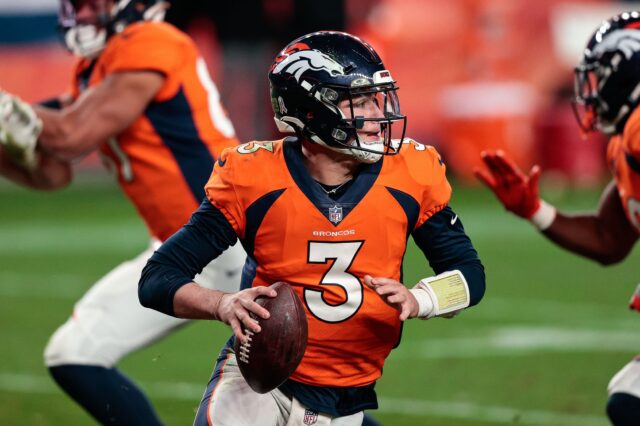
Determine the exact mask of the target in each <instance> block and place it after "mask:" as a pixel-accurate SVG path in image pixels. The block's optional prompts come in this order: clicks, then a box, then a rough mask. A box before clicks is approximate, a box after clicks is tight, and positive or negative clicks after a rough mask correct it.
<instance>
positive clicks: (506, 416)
mask: <svg viewBox="0 0 640 426" xmlns="http://www.w3.org/2000/svg"><path fill="white" fill-rule="evenodd" d="M205 384H206V383H205V381H204V380H203V382H202V383H201V384H197V383H184V382H182V383H181V382H178V383H169V382H147V383H142V385H143V387H144V388H145V389H146V390H147V391H148V393H149V395H151V397H155V398H159V399H175V400H185V401H193V403H194V405H195V404H197V402H198V401H199V400H200V397H201V396H202V392H203V391H204V388H205ZM0 391H3V392H15V393H33V394H60V393H61V392H62V391H60V390H59V389H58V388H56V387H55V386H54V384H53V382H52V380H51V379H49V378H48V377H46V376H36V375H30V374H15V373H0ZM379 411H381V412H384V413H396V414H402V415H409V416H415V417H417V418H430V417H438V418H445V419H458V420H469V421H482V422H493V423H496V424H516V423H517V424H518V425H530V426H557V425H562V426H604V425H606V424H607V421H606V419H605V418H604V414H603V415H602V416H589V415H577V414H566V413H560V412H554V411H543V410H520V409H517V408H514V407H501V406H488V405H485V404H475V403H473V402H452V401H425V400H419V399H405V398H384V397H381V398H380V410H379Z"/></svg>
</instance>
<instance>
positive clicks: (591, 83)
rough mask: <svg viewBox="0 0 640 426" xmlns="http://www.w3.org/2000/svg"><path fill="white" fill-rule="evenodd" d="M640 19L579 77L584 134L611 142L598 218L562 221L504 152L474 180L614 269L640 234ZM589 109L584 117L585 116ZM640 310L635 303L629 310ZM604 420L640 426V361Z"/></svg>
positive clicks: (607, 36)
mask: <svg viewBox="0 0 640 426" xmlns="http://www.w3.org/2000/svg"><path fill="white" fill-rule="evenodd" d="M639 67H640V13H639V12H629V13H622V14H620V15H617V16H614V17H613V18H611V19H610V20H608V21H605V22H603V23H602V25H601V26H600V28H598V29H597V30H596V32H595V33H594V34H593V36H592V37H591V39H590V40H589V42H588V43H587V47H586V49H585V51H584V56H583V59H582V62H581V63H580V64H579V65H578V67H576V70H575V82H576V85H575V90H576V93H575V94H576V111H577V112H578V117H579V118H580V120H579V122H580V124H581V126H582V127H583V130H585V131H593V130H599V131H601V132H603V133H604V134H606V135H608V136H610V140H609V145H608V149H607V161H608V163H609V166H610V167H611V172H612V173H613V181H612V182H611V183H610V184H609V185H608V186H607V188H606V189H605V190H604V192H603V194H602V197H601V201H600V205H599V206H598V209H597V211H595V212H593V213H587V214H573V215H570V214H565V213H560V212H558V211H556V209H555V208H554V207H553V206H551V205H550V204H548V203H546V202H544V201H542V200H540V198H539V196H538V178H539V176H540V168H539V167H538V166H534V168H533V169H532V170H531V172H530V173H529V174H528V175H526V174H524V173H523V172H522V171H520V169H519V168H518V167H517V166H516V165H515V163H514V162H513V161H512V160H511V159H510V158H508V157H507V155H506V154H505V153H503V152H485V153H483V155H482V159H483V161H484V163H485V165H486V167H487V169H486V170H476V175H477V177H478V178H479V179H480V180H481V181H482V182H484V183H485V184H486V185H487V186H488V187H489V188H491V190H492V191H493V192H494V193H495V194H496V196H497V197H498V199H499V200H500V201H501V202H502V204H503V205H504V206H505V208H506V209H507V210H509V211H511V212H512V213H514V214H516V215H518V216H520V217H522V218H525V219H528V220H530V221H531V222H532V223H533V224H534V225H535V226H536V227H537V228H538V229H539V230H540V231H541V232H542V234H543V235H544V236H546V237H547V238H549V239H550V240H551V241H553V242H554V243H556V244H558V245H559V246H561V247H564V248H565V249H567V250H570V251H572V252H574V253H577V254H580V255H582V256H585V257H587V258H589V259H592V260H595V261H596V262H599V263H601V264H603V265H610V264H613V263H616V262H619V261H621V260H623V259H624V258H625V257H626V256H627V255H628V254H629V252H630V251H631V249H632V248H633V246H634V244H635V243H636V241H637V240H638V235H639V233H640V108H637V106H638V100H639V99H640V74H639V73H638V69H640V68H639ZM580 108H584V113H581V112H580ZM638 306H640V304H638V303H637V301H635V300H634V299H632V304H631V307H632V308H635V309H638ZM607 414H608V415H609V418H610V419H611V421H612V422H613V423H614V424H615V425H617V426H627V425H637V424H638V422H639V419H640V359H634V360H632V361H631V362H630V363H629V364H627V365H626V366H625V367H624V368H623V369H622V370H621V371H620V372H619V373H618V374H616V375H615V377H614V378H613V379H612V380H611V382H610V383H609V401H608V404H607Z"/></svg>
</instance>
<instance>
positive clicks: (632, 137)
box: [623, 108, 640, 160]
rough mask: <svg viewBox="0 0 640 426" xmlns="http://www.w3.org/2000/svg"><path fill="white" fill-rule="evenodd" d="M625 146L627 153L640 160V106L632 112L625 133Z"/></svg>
mask: <svg viewBox="0 0 640 426" xmlns="http://www.w3.org/2000/svg"><path fill="white" fill-rule="evenodd" d="M623 139H624V142H623V146H624V150H625V152H626V153H628V154H631V156H633V158H635V159H636V160H640V108H636V110H635V111H634V112H633V113H631V117H629V121H628V122H627V124H626V126H625V129H624V133H623Z"/></svg>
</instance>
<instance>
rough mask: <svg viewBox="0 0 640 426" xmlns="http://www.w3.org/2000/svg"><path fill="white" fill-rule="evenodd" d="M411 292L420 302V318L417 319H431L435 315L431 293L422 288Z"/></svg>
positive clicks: (413, 289) (416, 288)
mask: <svg viewBox="0 0 640 426" xmlns="http://www.w3.org/2000/svg"><path fill="white" fill-rule="evenodd" d="M409 291H410V292H411V294H413V297H415V298H416V301H417V302H418V316H417V318H431V317H432V316H433V315H431V314H432V313H433V300H431V296H430V295H429V292H428V291H426V290H425V289H423V288H420V287H414V288H410V289H409Z"/></svg>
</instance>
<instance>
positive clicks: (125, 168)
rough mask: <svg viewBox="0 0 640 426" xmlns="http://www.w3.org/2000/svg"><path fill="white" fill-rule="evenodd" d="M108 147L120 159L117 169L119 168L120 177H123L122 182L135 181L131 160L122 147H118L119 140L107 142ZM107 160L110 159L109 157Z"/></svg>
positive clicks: (112, 139)
mask: <svg viewBox="0 0 640 426" xmlns="http://www.w3.org/2000/svg"><path fill="white" fill-rule="evenodd" d="M107 145H108V146H109V148H111V152H113V153H114V155H115V156H116V157H118V164H116V167H118V172H119V173H120V176H122V180H124V181H125V182H131V181H133V178H134V176H133V168H132V167H131V160H130V159H129V156H128V155H127V153H126V152H124V150H123V149H122V148H120V145H118V140H117V139H116V138H111V139H109V141H108V142H107ZM107 159H109V158H108V157H107Z"/></svg>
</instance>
